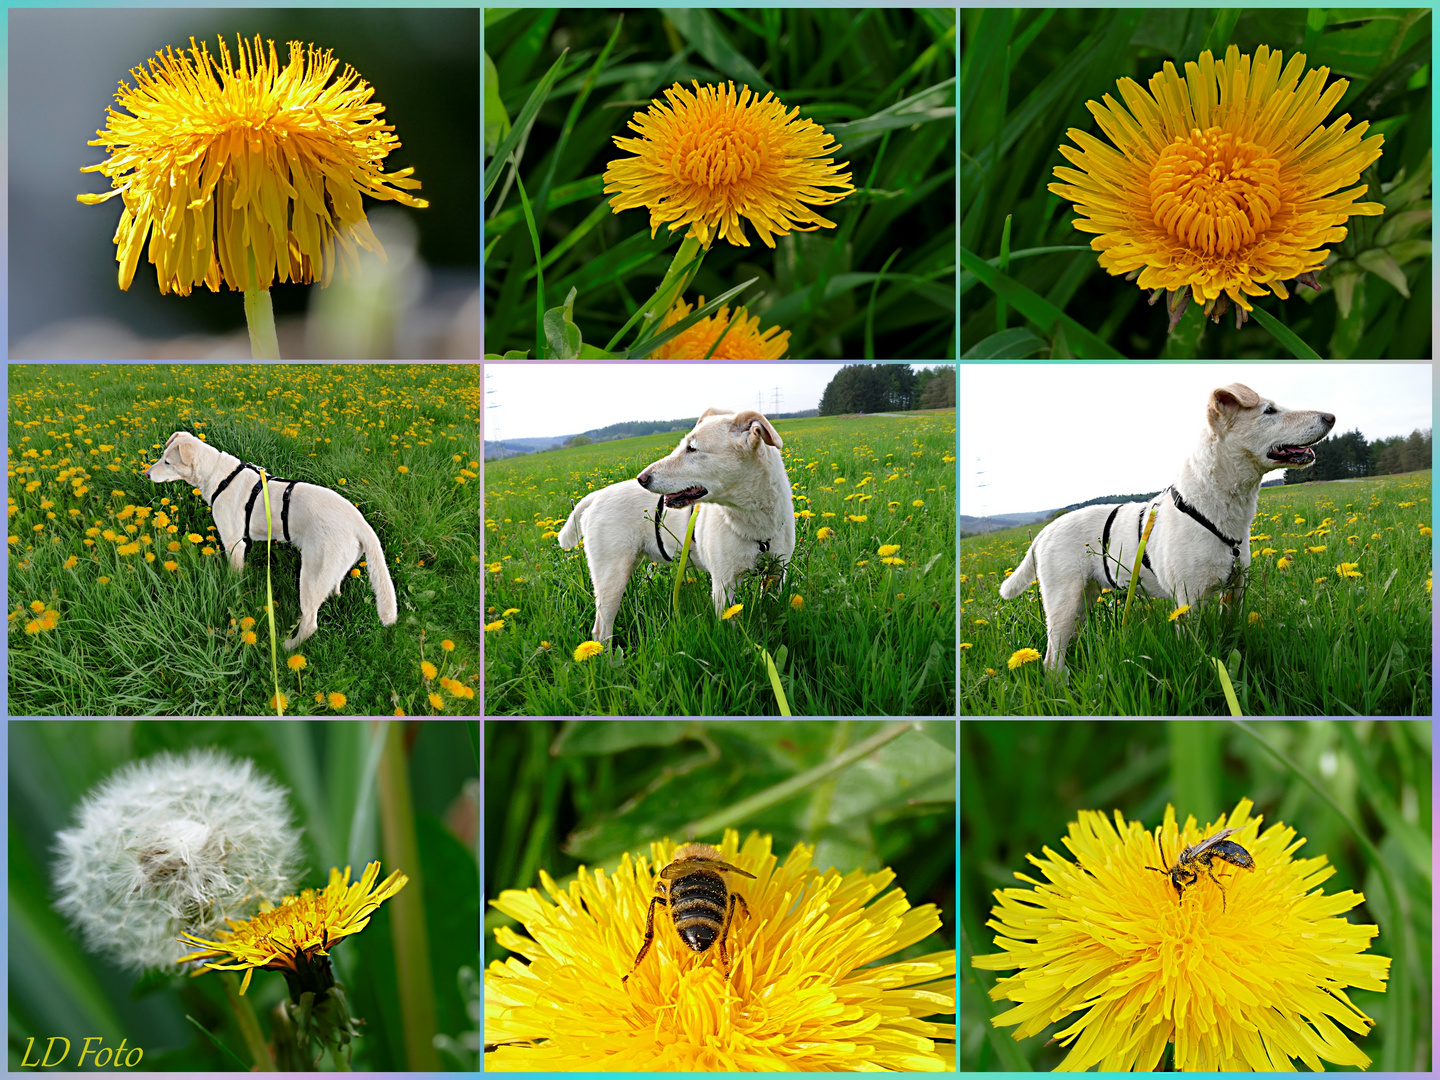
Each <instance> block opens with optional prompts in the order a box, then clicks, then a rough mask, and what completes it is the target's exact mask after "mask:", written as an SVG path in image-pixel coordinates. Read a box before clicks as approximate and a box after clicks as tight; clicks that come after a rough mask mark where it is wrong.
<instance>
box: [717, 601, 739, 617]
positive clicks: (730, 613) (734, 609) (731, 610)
mask: <svg viewBox="0 0 1440 1080" xmlns="http://www.w3.org/2000/svg"><path fill="white" fill-rule="evenodd" d="M744 610H745V605H744V604H732V605H731V606H730V607H728V608H726V609H725V611H724V613H723V614H722V615H721V616H720V618H722V619H733V618H734V617H735V616H736V615H739V614H740V612H742V611H744Z"/></svg>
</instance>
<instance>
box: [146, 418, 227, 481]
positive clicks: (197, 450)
mask: <svg viewBox="0 0 1440 1080" xmlns="http://www.w3.org/2000/svg"><path fill="white" fill-rule="evenodd" d="M207 450H208V451H210V452H211V453H212V454H213V453H214V452H215V451H214V449H213V448H211V447H210V446H207V445H206V444H205V443H203V442H201V441H200V440H199V439H198V438H196V437H195V436H194V435H191V434H190V432H188V431H177V432H175V434H173V435H171V436H170V438H169V439H168V440H166V443H165V449H164V450H163V451H162V452H161V454H160V460H159V461H157V462H155V464H154V465H151V466H150V467H149V468H148V469H146V470H145V477H146V479H148V480H152V481H154V482H155V483H157V484H163V483H165V482H166V481H169V480H185V481H187V482H189V483H194V482H195V471H196V462H197V461H198V460H199V458H200V455H201V454H203V453H204V452H205V451H207Z"/></svg>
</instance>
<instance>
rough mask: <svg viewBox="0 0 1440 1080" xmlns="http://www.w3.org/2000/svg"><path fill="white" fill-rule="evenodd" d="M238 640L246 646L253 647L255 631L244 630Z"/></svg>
mask: <svg viewBox="0 0 1440 1080" xmlns="http://www.w3.org/2000/svg"><path fill="white" fill-rule="evenodd" d="M240 640H241V641H243V642H244V643H245V644H246V645H254V644H255V641H256V638H255V631H254V630H246V631H245V632H244V633H243V634H241V635H240Z"/></svg>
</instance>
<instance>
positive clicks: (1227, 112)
mask: <svg viewBox="0 0 1440 1080" xmlns="http://www.w3.org/2000/svg"><path fill="white" fill-rule="evenodd" d="M1302 74H1304V78H1303V79H1302V78H1301V76H1302ZM1329 74H1330V69H1329V68H1324V67H1322V68H1317V69H1315V70H1313V71H1310V72H1308V73H1306V72H1305V56H1304V54H1295V55H1293V56H1291V58H1290V61H1289V63H1288V64H1284V65H1283V66H1282V54H1281V52H1280V51H1279V50H1271V49H1269V48H1268V47H1266V46H1264V45H1262V46H1260V47H1259V48H1257V49H1256V50H1255V55H1254V62H1253V63H1252V62H1251V57H1250V56H1249V55H1248V54H1247V55H1245V56H1242V55H1240V50H1239V48H1237V47H1236V46H1234V45H1231V46H1230V47H1229V49H1228V50H1227V51H1226V53H1225V58H1224V59H1223V60H1215V59H1214V58H1213V56H1212V55H1211V53H1210V52H1209V51H1206V52H1203V53H1201V54H1200V58H1199V61H1198V62H1195V61H1190V62H1187V63H1186V64H1185V76H1184V78H1182V77H1181V76H1180V74H1179V73H1178V72H1177V71H1176V69H1175V65H1174V64H1172V63H1171V62H1169V61H1166V63H1165V65H1164V68H1163V70H1162V71H1160V72H1158V73H1157V74H1156V75H1155V76H1154V77H1152V78H1151V79H1150V91H1149V93H1146V92H1145V90H1143V89H1142V88H1141V87H1140V85H1139V84H1138V83H1136V82H1135V81H1134V80H1133V79H1128V78H1126V79H1121V80H1119V82H1118V87H1119V91H1120V96H1121V97H1122V98H1123V99H1124V105H1121V104H1120V103H1119V102H1117V101H1116V100H1115V99H1114V98H1113V97H1111V96H1110V95H1109V94H1106V95H1105V99H1104V104H1100V103H1098V102H1094V101H1090V102H1087V103H1086V104H1087V107H1088V108H1089V110H1090V112H1091V113H1092V114H1093V115H1094V117H1095V120H1096V122H1097V123H1098V124H1099V126H1100V130H1101V131H1102V132H1103V133H1104V135H1105V136H1106V137H1108V138H1109V140H1110V143H1108V144H1107V143H1106V142H1104V141H1102V140H1101V139H1098V138H1096V137H1095V136H1094V135H1091V134H1089V133H1087V132H1084V131H1081V130H1079V129H1077V128H1071V129H1070V130H1069V132H1068V134H1069V136H1070V138H1071V139H1072V140H1074V142H1075V143H1076V145H1077V146H1078V147H1079V149H1078V150H1077V149H1075V148H1074V147H1070V146H1061V147H1060V152H1061V153H1062V154H1063V155H1064V156H1065V158H1066V159H1067V160H1068V161H1069V162H1070V163H1071V164H1072V165H1074V166H1075V168H1073V169H1071V168H1066V167H1065V166H1063V165H1062V166H1057V167H1056V168H1055V176H1056V177H1057V178H1058V179H1059V180H1060V181H1061V182H1060V183H1053V184H1050V185H1049V190H1050V191H1052V192H1053V193H1055V194H1056V195H1059V196H1061V197H1062V198H1065V199H1069V200H1071V201H1072V202H1073V203H1074V204H1075V211H1076V215H1077V217H1076V219H1075V228H1077V229H1079V230H1080V231H1082V232H1088V233H1095V234H1097V235H1096V236H1095V238H1094V239H1093V240H1092V241H1091V242H1090V246H1091V247H1092V248H1093V249H1094V250H1096V251H1098V252H1100V258H1099V262H1100V265H1101V266H1102V267H1104V268H1105V269H1106V270H1107V271H1109V272H1110V273H1111V274H1117V275H1118V274H1124V275H1127V276H1128V278H1129V279H1130V280H1134V279H1135V278H1136V277H1137V276H1138V278H1139V285H1140V287H1141V288H1142V289H1151V290H1154V292H1153V293H1152V294H1151V298H1150V299H1151V303H1154V302H1155V300H1156V299H1157V298H1158V297H1159V295H1160V294H1161V293H1162V292H1165V293H1169V294H1170V295H1169V310H1170V318H1171V325H1172V326H1174V325H1176V324H1178V322H1179V320H1180V317H1181V315H1182V314H1183V313H1184V310H1185V306H1186V305H1187V304H1188V303H1189V302H1190V300H1191V299H1193V300H1194V301H1195V303H1197V304H1202V305H1204V310H1205V314H1206V315H1209V316H1211V317H1212V318H1214V319H1215V320H1216V321H1218V320H1219V318H1220V316H1221V315H1222V314H1224V313H1225V311H1227V310H1228V308H1229V305H1230V303H1232V302H1233V303H1234V304H1235V305H1237V307H1238V309H1239V310H1237V311H1236V315H1235V317H1236V324H1237V326H1238V325H1239V324H1240V323H1241V322H1242V321H1243V320H1244V318H1245V313H1246V312H1249V311H1251V310H1252V305H1251V302H1250V299H1249V298H1250V297H1252V296H1264V295H1266V294H1267V293H1273V294H1274V295H1276V296H1278V297H1280V298H1281V299H1282V300H1283V299H1286V298H1288V297H1289V295H1290V294H1289V291H1288V290H1289V288H1293V287H1294V284H1293V283H1294V282H1296V281H1298V282H1300V283H1302V284H1305V285H1309V286H1310V287H1311V288H1315V289H1318V288H1319V284H1318V282H1317V280H1316V278H1315V273H1316V271H1318V270H1319V269H1320V268H1321V267H1323V266H1324V264H1325V258H1326V255H1327V254H1328V251H1327V250H1326V249H1325V245H1326V244H1334V243H1339V242H1340V241H1342V240H1344V239H1345V236H1346V232H1347V230H1346V228H1345V223H1346V221H1347V220H1348V219H1349V218H1350V217H1351V216H1354V215H1376V214H1381V213H1383V212H1384V207H1383V206H1382V205H1381V204H1380V203H1378V202H1361V201H1359V200H1360V199H1361V198H1362V196H1364V195H1365V194H1366V188H1367V185H1365V184H1358V186H1354V185H1357V183H1358V181H1359V179H1360V174H1361V173H1362V172H1364V171H1365V169H1366V168H1368V167H1369V166H1370V165H1371V164H1373V163H1374V162H1375V161H1376V160H1377V159H1378V158H1379V157H1380V153H1381V144H1382V142H1383V141H1384V136H1382V135H1372V136H1370V137H1369V138H1365V137H1364V135H1365V131H1366V129H1367V128H1368V127H1369V124H1368V122H1364V121H1362V122H1361V123H1359V124H1356V125H1355V126H1354V127H1347V125H1348V124H1349V122H1350V116H1349V115H1348V114H1345V115H1342V116H1341V117H1339V118H1338V119H1337V120H1335V121H1334V122H1333V123H1332V124H1331V125H1330V126H1329V127H1326V126H1325V120H1326V117H1327V116H1328V115H1329V114H1330V111H1331V110H1332V109H1333V108H1334V107H1335V105H1336V104H1337V103H1338V102H1339V101H1340V99H1341V98H1342V97H1343V96H1344V94H1345V91H1346V88H1347V87H1348V86H1349V85H1350V84H1349V82H1348V81H1347V80H1345V79H1336V80H1335V81H1334V82H1333V83H1331V84H1330V86H1329V87H1328V88H1326V87H1325V81H1326V79H1327V78H1328V77H1329ZM1112 144H1113V145H1112ZM1287 282H1290V283H1292V284H1291V285H1289V286H1287V284H1286V283H1287Z"/></svg>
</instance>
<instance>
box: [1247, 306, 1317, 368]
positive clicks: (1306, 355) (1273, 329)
mask: <svg viewBox="0 0 1440 1080" xmlns="http://www.w3.org/2000/svg"><path fill="white" fill-rule="evenodd" d="M1250 315H1251V317H1252V318H1254V320H1255V321H1256V322H1257V323H1259V324H1260V325H1261V326H1263V327H1264V328H1265V329H1266V330H1269V331H1270V333H1271V334H1273V335H1274V337H1275V340H1276V341H1278V342H1280V344H1281V345H1284V346H1285V348H1287V349H1289V350H1290V351H1291V352H1292V353H1293V354H1294V355H1295V356H1296V358H1298V359H1300V360H1319V359H1321V357H1320V354H1319V353H1317V352H1316V351H1315V350H1314V349H1312V348H1310V346H1309V345H1306V344H1305V342H1303V341H1301V340H1300V336H1299V335H1298V334H1296V333H1295V331H1294V330H1291V329H1290V328H1289V327H1288V326H1286V325H1285V324H1284V323H1282V322H1281V321H1280V320H1279V319H1277V318H1275V316H1274V315H1271V314H1270V313H1269V312H1268V311H1266V310H1265V309H1264V308H1262V307H1261V306H1260V305H1259V304H1256V305H1255V307H1254V310H1252V311H1251V312H1250Z"/></svg>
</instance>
